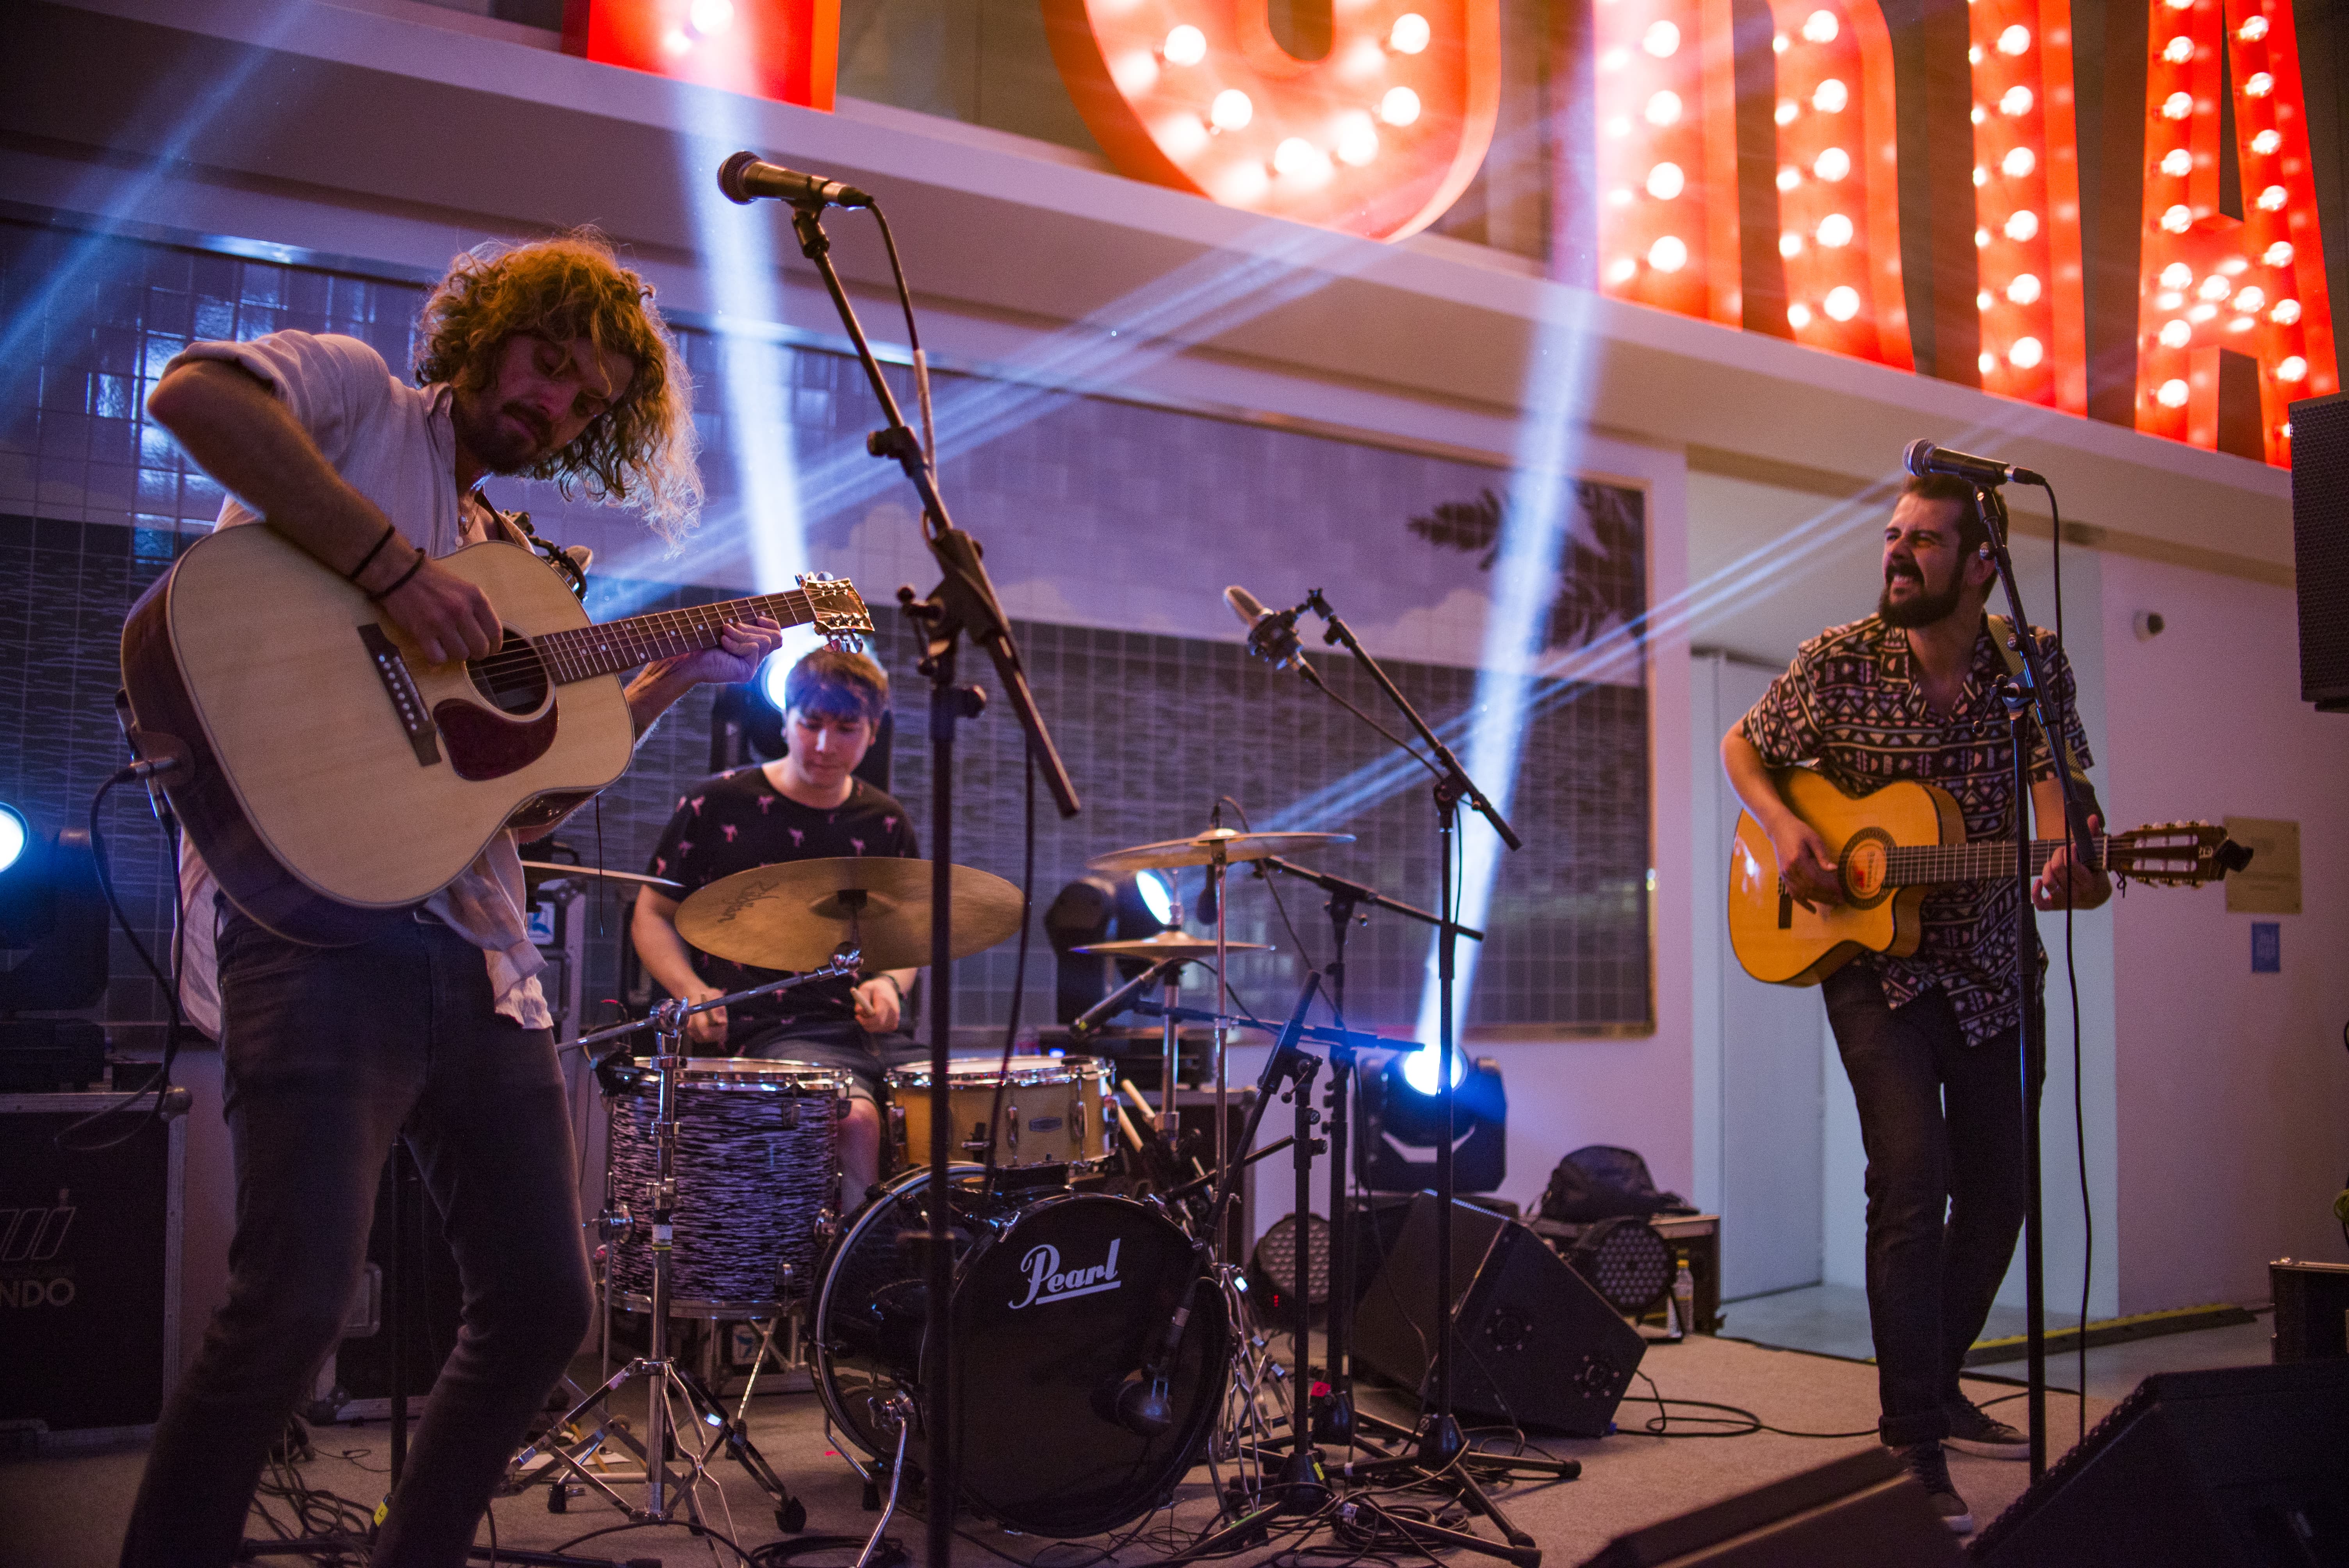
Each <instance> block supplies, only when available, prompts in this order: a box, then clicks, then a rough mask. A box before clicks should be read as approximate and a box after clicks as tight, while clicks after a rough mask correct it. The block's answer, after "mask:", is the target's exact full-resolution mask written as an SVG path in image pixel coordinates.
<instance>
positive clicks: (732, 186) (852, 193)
mask: <svg viewBox="0 0 2349 1568" xmlns="http://www.w3.org/2000/svg"><path fill="white" fill-rule="evenodd" d="M718 189H719V191H723V192H725V195H726V200H728V201H731V202H733V203H735V204H736V205H737V206H742V207H747V206H749V205H750V203H751V202H753V201H757V200H758V199H759V198H761V196H768V197H772V198H773V199H774V200H776V201H789V202H790V203H791V204H792V205H793V206H794V207H797V206H801V205H807V206H814V207H870V206H872V205H873V198H872V197H870V196H868V195H866V194H865V193H864V191H859V190H858V189H857V188H856V187H855V186H854V185H843V184H842V183H841V182H840V181H837V180H826V179H825V178H824V177H823V175H821V174H802V173H801V172H800V171H799V170H796V169H786V168H784V167H783V166H782V165H781V164H780V163H768V162H764V161H762V160H761V159H760V157H759V155H758V154H757V153H755V152H738V153H736V154H735V155H734V156H733V157H731V158H730V159H728V160H726V161H725V162H723V163H721V164H719V166H718Z"/></svg>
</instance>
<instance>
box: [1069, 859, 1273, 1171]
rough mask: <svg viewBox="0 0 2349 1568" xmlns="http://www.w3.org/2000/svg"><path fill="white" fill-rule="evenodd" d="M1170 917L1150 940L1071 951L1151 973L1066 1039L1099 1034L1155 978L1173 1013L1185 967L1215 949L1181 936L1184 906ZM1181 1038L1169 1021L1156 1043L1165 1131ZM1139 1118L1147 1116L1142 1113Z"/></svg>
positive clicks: (1245, 945)
mask: <svg viewBox="0 0 2349 1568" xmlns="http://www.w3.org/2000/svg"><path fill="white" fill-rule="evenodd" d="M1121 852H1128V853H1130V852H1132V851H1121ZM1216 908H1217V909H1218V910H1220V909H1222V908H1223V904H1222V903H1220V902H1218V903H1216ZM1171 913H1172V916H1173V923H1172V925H1171V926H1170V927H1169V928H1168V929H1167V930H1164V931H1162V932H1159V933H1158V934H1156V935H1154V936H1146V937H1143V938H1140V939H1139V940H1136V941H1132V942H1096V943H1093V944H1092V945H1090V946H1086V947H1074V948H1071V949H1070V951H1071V952H1072V953H1086V954H1102V955H1104V956H1107V957H1111V958H1141V959H1147V960H1149V961H1150V962H1151V963H1152V964H1153V965H1154V967H1153V968H1152V969H1149V970H1146V971H1144V972H1143V975H1140V976H1137V980H1138V984H1134V985H1124V986H1121V987H1119V988H1118V990H1117V991H1115V992H1113V993H1112V994H1111V995H1109V996H1107V997H1104V998H1103V999H1102V1002H1101V1003H1100V1004H1099V1005H1098V1006H1094V1007H1092V1008H1088V1009H1087V1010H1086V1012H1085V1014H1084V1016H1083V1017H1081V1018H1079V1019H1078V1020H1076V1022H1075V1023H1073V1024H1071V1026H1070V1033H1071V1036H1074V1035H1077V1034H1080V1033H1084V1032H1090V1029H1092V1028H1098V1027H1099V1026H1100V1025H1101V1023H1102V1022H1103V1021H1106V1020H1107V1019H1109V1018H1112V1017H1114V1016H1117V1015H1118V1014H1119V1013H1121V1012H1123V1011H1124V1001H1123V999H1124V998H1125V997H1127V996H1130V995H1133V994H1134V993H1135V992H1136V991H1139V990H1146V989H1148V988H1149V986H1150V985H1151V984H1152V983H1153V980H1154V978H1156V979H1163V980H1164V984H1165V986H1166V995H1165V1002H1166V1005H1167V1006H1170V1007H1172V1006H1174V1005H1175V1004H1176V1003H1178V1002H1179V1001H1181V1000H1182V996H1181V992H1182V988H1183V965H1184V964H1185V963H1186V962H1189V961H1193V960H1197V959H1202V958H1211V957H1213V956H1215V954H1216V944H1215V943H1214V942H1213V941H1210V940H1207V939H1206V938H1203V937H1197V936H1185V934H1183V931H1182V924H1183V906H1182V905H1181V904H1180V903H1177V904H1176V905H1175V906H1174V910H1173V911H1172V912H1171ZM1224 951H1225V952H1226V953H1269V952H1271V951H1272V948H1271V946H1270V944H1267V943H1262V942H1231V943H1226V944H1224ZM1087 1019H1092V1020H1093V1022H1092V1025H1091V1026H1087V1024H1086V1020H1087ZM1180 1044H1181V1031H1180V1030H1179V1028H1178V1027H1177V1026H1176V1025H1175V1023H1174V1019H1172V1018H1169V1019H1168V1020H1166V1027H1165V1031H1164V1037H1163V1039H1162V1040H1161V1042H1160V1049H1161V1051H1162V1052H1163V1053H1164V1061H1165V1065H1164V1070H1163V1071H1162V1072H1161V1073H1160V1075H1159V1078H1158V1102H1159V1103H1158V1121H1159V1124H1160V1126H1162V1127H1164V1125H1166V1121H1167V1119H1168V1118H1169V1117H1171V1116H1172V1115H1173V1114H1174V1079H1175V1078H1176V1076H1177V1071H1178V1068H1179V1067H1180V1063H1179V1061H1178V1060H1177V1057H1178V1047H1180ZM1144 1114H1145V1115H1146V1114H1148V1112H1147V1109H1146V1108H1145V1109H1144Z"/></svg>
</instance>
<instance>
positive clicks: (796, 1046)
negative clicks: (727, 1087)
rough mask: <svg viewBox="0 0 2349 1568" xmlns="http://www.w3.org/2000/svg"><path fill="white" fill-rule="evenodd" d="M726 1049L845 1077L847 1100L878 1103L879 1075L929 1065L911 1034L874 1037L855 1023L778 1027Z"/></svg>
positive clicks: (926, 1050) (926, 1054) (924, 1051)
mask: <svg viewBox="0 0 2349 1568" xmlns="http://www.w3.org/2000/svg"><path fill="white" fill-rule="evenodd" d="M728 1048H729V1050H730V1052H731V1054H733V1055H735V1056H738V1057H759V1058H760V1059H761V1060H763V1061H771V1062H807V1063H809V1064H810V1065H812V1066H814V1067H820V1068H829V1069H831V1070H833V1071H835V1072H843V1073H845V1074H847V1075H848V1092H849V1095H850V1098H852V1099H861V1100H863V1101H864V1103H865V1104H867V1105H871V1106H878V1105H879V1104H880V1103H881V1078H882V1075H883V1074H885V1073H886V1072H888V1071H889V1070H890V1069H891V1068H898V1067H903V1066H904V1065H905V1064H906V1063H907V1062H917V1061H927V1060H928V1059H929V1054H930V1053H929V1047H927V1046H925V1045H922V1044H920V1043H919V1042H918V1041H916V1039H915V1038H914V1037H912V1036H911V1035H906V1034H896V1033H892V1034H886V1035H876V1034H874V1033H872V1032H871V1031H870V1030H868V1029H865V1028H864V1027H862V1026H859V1025H857V1024H855V1023H854V1022H849V1023H831V1022H803V1023H785V1024H777V1025H775V1026H772V1027H771V1028H768V1029H765V1030H763V1031H761V1032H760V1033H758V1034H755V1035H752V1036H750V1037H749V1038H747V1039H745V1040H743V1041H742V1042H740V1044H739V1045H735V1044H730V1046H729V1047H728Z"/></svg>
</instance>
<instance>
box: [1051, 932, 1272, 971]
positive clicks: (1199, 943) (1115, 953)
mask: <svg viewBox="0 0 2349 1568" xmlns="http://www.w3.org/2000/svg"><path fill="white" fill-rule="evenodd" d="M1224 950H1225V951H1226V952H1227V953H1269V952H1271V951H1272V944H1270V943H1268V942H1226V943H1225V944H1224ZM1069 951H1070V952H1071V953H1092V954H1102V955H1103V956H1106V957H1110V958H1141V959H1145V960H1147V961H1149V962H1150V963H1153V964H1156V963H1158V962H1160V961H1161V960H1162V959H1167V958H1213V957H1214V956H1215V955H1216V939H1215V938H1214V937H1212V936H1191V935H1188V934H1185V933H1183V932H1180V931H1162V932H1160V933H1159V934H1157V935H1155V936H1144V937H1139V938H1136V939H1135V940H1133V941H1130V942H1096V943H1094V944H1092V946H1090V947H1071V948H1070V949H1069Z"/></svg>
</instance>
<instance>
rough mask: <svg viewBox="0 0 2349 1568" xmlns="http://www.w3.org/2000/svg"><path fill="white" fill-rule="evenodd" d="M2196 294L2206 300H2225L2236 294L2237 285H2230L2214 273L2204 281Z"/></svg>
mask: <svg viewBox="0 0 2349 1568" xmlns="http://www.w3.org/2000/svg"><path fill="white" fill-rule="evenodd" d="M2194 292H2195V293H2196V294H2199V295H2201V296H2202V297H2203V298H2204V299H2225V298H2226V297H2227V296H2228V295H2229V294H2233V293H2234V292H2235V285H2234V284H2230V283H2229V282H2228V281H2227V280H2226V279H2225V278H2223V277H2221V276H2220V275H2219V274H2218V273H2211V274H2210V275H2209V277H2207V278H2204V279H2203V280H2202V286H2201V287H2200V288H2198V289H2196V290H2195V291H2194Z"/></svg>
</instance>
